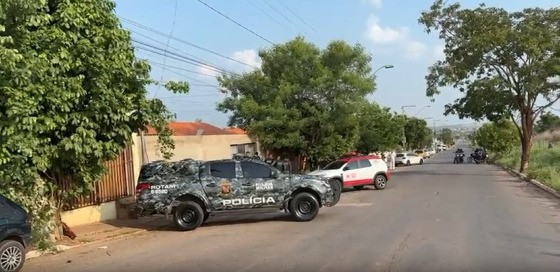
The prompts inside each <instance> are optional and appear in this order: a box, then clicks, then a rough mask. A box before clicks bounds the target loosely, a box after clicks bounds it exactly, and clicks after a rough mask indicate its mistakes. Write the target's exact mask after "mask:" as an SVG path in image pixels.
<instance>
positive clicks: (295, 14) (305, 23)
mask: <svg viewBox="0 0 560 272" xmlns="http://www.w3.org/2000/svg"><path fill="white" fill-rule="evenodd" d="M276 2H278V3H280V5H282V6H283V7H284V8H285V9H287V10H288V11H289V12H290V13H292V15H294V16H295V17H296V18H298V19H299V20H300V21H301V22H302V23H303V24H304V25H306V26H307V27H309V28H310V29H311V30H313V31H314V32H315V33H316V34H319V32H318V31H317V30H316V29H315V28H314V27H313V26H311V25H309V24H308V23H307V22H305V20H303V18H301V17H300V16H299V15H297V13H295V12H294V11H293V10H292V9H290V8H289V7H288V6H286V5H285V4H284V3H282V1H280V0H276Z"/></svg>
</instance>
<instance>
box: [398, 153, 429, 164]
mask: <svg viewBox="0 0 560 272" xmlns="http://www.w3.org/2000/svg"><path fill="white" fill-rule="evenodd" d="M413 164H424V158H422V157H420V156H418V155H416V154H414V153H398V154H397V156H396V159H395V165H413Z"/></svg>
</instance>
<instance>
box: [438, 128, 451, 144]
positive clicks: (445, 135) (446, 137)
mask: <svg viewBox="0 0 560 272" xmlns="http://www.w3.org/2000/svg"><path fill="white" fill-rule="evenodd" d="M438 138H439V140H440V141H442V142H443V144H445V145H447V146H449V145H453V144H454V143H455V141H454V140H453V131H452V130H451V129H448V128H444V129H442V130H441V131H440V133H439V137H438Z"/></svg>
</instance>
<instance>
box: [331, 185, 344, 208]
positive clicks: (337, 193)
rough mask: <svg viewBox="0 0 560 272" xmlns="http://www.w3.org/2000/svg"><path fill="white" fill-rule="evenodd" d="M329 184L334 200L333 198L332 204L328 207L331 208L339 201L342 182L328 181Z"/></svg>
mask: <svg viewBox="0 0 560 272" xmlns="http://www.w3.org/2000/svg"><path fill="white" fill-rule="evenodd" d="M329 184H330V185H331V188H332V190H333V194H334V195H333V197H334V198H333V202H332V203H331V204H329V205H328V206H330V207H332V206H334V205H336V204H337V203H338V201H339V200H340V195H341V194H342V181H340V180H337V179H330V180H329Z"/></svg>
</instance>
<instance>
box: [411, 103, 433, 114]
mask: <svg viewBox="0 0 560 272" xmlns="http://www.w3.org/2000/svg"><path fill="white" fill-rule="evenodd" d="M431 107H432V106H430V105H426V106H424V107H423V108H422V109H420V110H419V111H418V112H417V113H416V114H414V116H418V114H419V113H421V112H422V111H423V110H425V109H426V108H431Z"/></svg>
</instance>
